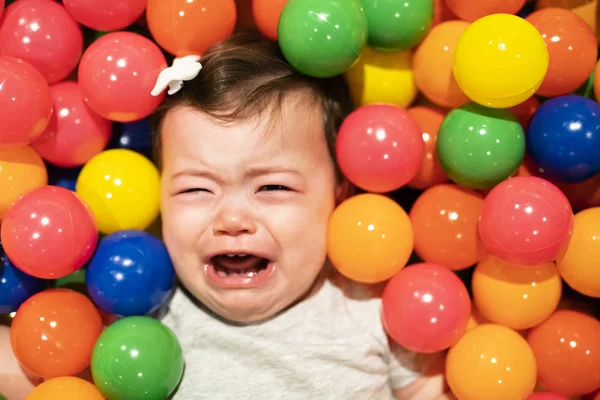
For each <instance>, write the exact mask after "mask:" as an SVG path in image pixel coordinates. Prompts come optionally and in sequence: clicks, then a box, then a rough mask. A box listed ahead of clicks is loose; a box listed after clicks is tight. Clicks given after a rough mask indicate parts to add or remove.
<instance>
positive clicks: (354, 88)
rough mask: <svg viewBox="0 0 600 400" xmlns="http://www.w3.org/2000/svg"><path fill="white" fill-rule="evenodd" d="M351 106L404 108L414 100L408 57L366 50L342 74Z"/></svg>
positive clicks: (415, 89)
mask: <svg viewBox="0 0 600 400" xmlns="http://www.w3.org/2000/svg"><path fill="white" fill-rule="evenodd" d="M344 77H345V79H346V82H347V83H348V87H349V89H350V94H351V95H352V100H353V101H354V104H355V105H356V106H357V107H359V106H364V105H367V104H376V103H387V104H395V105H397V106H400V107H408V106H409V105H410V104H412V102H413V101H414V100H415V97H416V96H417V86H416V85H415V80H414V77H413V71H412V53H411V52H410V51H404V52H398V53H383V52H379V51H376V50H373V49H371V48H369V47H366V48H365V49H364V50H363V52H362V54H361V56H360V59H359V60H358V61H357V62H356V63H355V64H354V65H353V66H352V67H351V68H350V69H348V70H347V71H346V73H345V74H344Z"/></svg>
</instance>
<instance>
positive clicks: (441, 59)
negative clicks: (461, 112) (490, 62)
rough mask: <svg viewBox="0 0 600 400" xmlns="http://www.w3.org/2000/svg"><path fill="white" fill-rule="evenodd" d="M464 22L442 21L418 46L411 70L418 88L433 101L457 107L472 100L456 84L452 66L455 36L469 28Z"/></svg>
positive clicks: (457, 37)
mask: <svg viewBox="0 0 600 400" xmlns="http://www.w3.org/2000/svg"><path fill="white" fill-rule="evenodd" d="M469 25H470V24H469V23H468V22H465V21H448V22H442V23H441V24H439V25H436V26H435V27H433V28H432V29H431V30H430V31H429V33H428V34H427V36H425V39H423V42H421V44H420V45H419V47H417V49H416V51H415V55H414V57H413V73H414V77H415V84H416V85H417V88H418V89H419V90H420V91H421V92H422V93H423V94H424V95H425V96H426V97H427V98H428V99H429V100H430V101H431V102H432V103H434V104H436V105H439V106H441V107H446V108H456V107H459V106H461V105H463V104H466V103H468V102H470V101H471V100H470V99H469V98H468V97H467V95H466V94H464V93H463V91H462V90H461V89H460V88H459V87H458V84H457V83H456V79H454V73H453V72H452V68H453V65H454V49H455V48H456V44H457V43H458V39H459V38H460V37H461V35H462V34H463V32H464V31H465V30H466V29H467V28H468V27H469Z"/></svg>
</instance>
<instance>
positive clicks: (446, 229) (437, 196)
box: [410, 184, 485, 270]
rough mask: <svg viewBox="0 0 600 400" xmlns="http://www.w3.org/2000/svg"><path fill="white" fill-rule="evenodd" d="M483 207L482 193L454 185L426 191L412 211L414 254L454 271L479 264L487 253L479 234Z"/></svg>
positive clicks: (439, 186)
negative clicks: (478, 225)
mask: <svg viewBox="0 0 600 400" xmlns="http://www.w3.org/2000/svg"><path fill="white" fill-rule="evenodd" d="M482 207H483V196H482V195H481V194H479V193H477V192H475V191H473V190H469V189H463V188H461V187H460V186H458V185H455V184H441V185H436V186H432V187H430V188H429V189H427V190H426V191H424V192H423V193H422V194H421V195H420V196H419V198H418V199H417V201H415V203H414V204H413V206H412V209H411V210H410V219H411V222H412V226H413V231H414V237H415V239H414V240H415V252H416V253H417V254H418V255H419V257H420V258H421V259H423V260H424V261H427V262H430V263H434V264H439V265H443V266H445V267H448V268H451V269H453V270H460V269H464V268H468V267H470V266H472V265H474V264H475V263H477V261H479V260H480V259H481V258H482V257H483V255H484V254H485V251H484V250H483V246H481V243H480V242H479V236H478V234H477V221H478V220H479V216H480V214H481V209H482Z"/></svg>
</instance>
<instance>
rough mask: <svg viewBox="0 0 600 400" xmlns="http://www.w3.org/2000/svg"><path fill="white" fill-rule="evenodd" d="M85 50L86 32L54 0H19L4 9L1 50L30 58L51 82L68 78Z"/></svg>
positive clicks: (8, 53) (1, 51) (0, 26)
mask: <svg viewBox="0 0 600 400" xmlns="http://www.w3.org/2000/svg"><path fill="white" fill-rule="evenodd" d="M82 52H83V32H82V31H81V28H80V26H79V25H78V24H77V22H76V21H75V20H74V19H73V18H72V17H71V16H70V15H69V13H68V12H67V10H65V8H64V7H63V6H62V5H61V4H60V3H57V2H56V1H52V0H19V1H17V2H15V3H12V4H11V5H9V6H8V7H7V8H6V10H5V11H4V16H3V19H2V25H0V53H2V54H3V55H7V56H13V57H18V58H21V59H23V60H25V61H27V62H30V63H31V64H32V65H33V66H34V67H35V68H36V69H38V70H39V71H40V72H41V73H42V75H44V77H45V78H46V80H47V81H48V83H49V84H53V83H57V82H60V81H62V80H63V79H65V78H66V77H67V76H69V74H70V73H71V72H73V70H75V67H77V63H78V62H79V57H81V53H82Z"/></svg>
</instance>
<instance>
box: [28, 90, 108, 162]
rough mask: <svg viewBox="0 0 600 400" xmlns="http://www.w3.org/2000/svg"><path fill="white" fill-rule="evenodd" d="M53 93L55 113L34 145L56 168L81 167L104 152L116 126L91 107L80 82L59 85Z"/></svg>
mask: <svg viewBox="0 0 600 400" xmlns="http://www.w3.org/2000/svg"><path fill="white" fill-rule="evenodd" d="M50 92H51V93H52V101H53V103H54V113H53V115H52V118H51V119H50V123H49V124H48V127H47V128H46V130H45V131H44V133H42V135H41V136H40V137H39V138H37V139H36V140H35V141H34V142H33V143H32V144H31V146H32V147H33V148H34V149H35V150H36V151H37V152H38V153H39V154H40V155H41V156H42V157H43V158H44V160H46V161H48V162H50V163H52V164H54V165H57V166H59V167H63V168H72V167H79V166H81V165H83V164H85V163H86V162H87V161H88V160H89V159H90V158H92V157H93V156H95V155H96V154H98V153H100V152H101V151H102V150H104V148H105V147H106V145H107V144H108V141H109V140H110V136H111V130H112V123H111V122H110V121H109V120H107V119H104V118H102V117H100V116H99V115H98V114H96V113H95V112H94V111H92V110H91V109H90V108H89V107H88V105H87V104H86V103H85V102H84V100H83V94H82V92H81V89H80V88H79V85H78V84H77V83H76V82H61V83H57V84H56V85H53V86H52V87H51V88H50Z"/></svg>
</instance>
